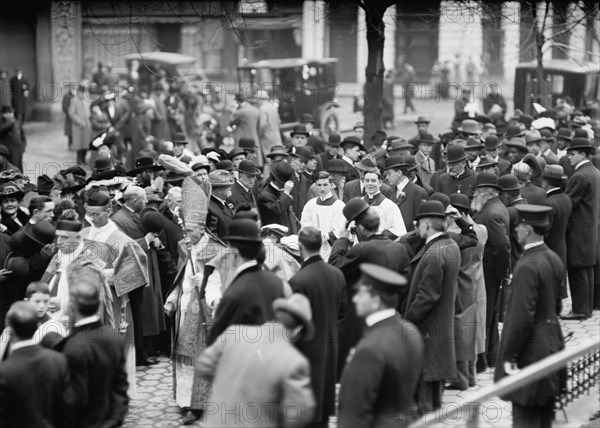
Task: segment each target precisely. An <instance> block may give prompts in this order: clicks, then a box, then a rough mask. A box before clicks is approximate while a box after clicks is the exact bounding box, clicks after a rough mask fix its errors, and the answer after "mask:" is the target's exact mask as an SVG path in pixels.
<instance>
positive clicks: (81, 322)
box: [74, 315, 100, 328]
mask: <svg viewBox="0 0 600 428" xmlns="http://www.w3.org/2000/svg"><path fill="white" fill-rule="evenodd" d="M97 321H100V317H99V316H98V315H92V316H91V317H86V318H82V319H80V320H79V321H77V322H76V323H75V324H74V327H75V328H78V327H81V326H84V325H88V324H93V323H95V322H97Z"/></svg>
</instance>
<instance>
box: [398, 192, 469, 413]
mask: <svg viewBox="0 0 600 428" xmlns="http://www.w3.org/2000/svg"><path fill="white" fill-rule="evenodd" d="M415 219H416V220H418V222H419V223H418V231H419V235H420V236H421V238H424V239H425V240H426V243H425V245H424V246H423V247H422V248H421V250H419V252H418V253H417V254H416V255H415V257H413V259H412V260H411V271H412V280H411V284H410V289H409V292H408V298H407V304H406V314H405V318H406V320H408V321H410V322H412V323H413V324H415V325H416V326H417V328H418V329H419V332H420V333H421V336H422V337H423V338H424V345H425V349H424V351H423V372H422V373H421V378H420V381H419V386H418V388H417V404H418V406H419V411H420V412H421V414H424V413H427V412H431V411H434V410H436V409H439V408H440V407H441V405H442V396H443V393H444V382H445V381H447V380H451V379H454V378H455V377H456V356H455V349H454V328H453V327H452V326H453V325H454V314H455V313H454V310H455V306H454V305H455V302H456V292H457V284H458V272H459V270H460V262H461V259H460V249H459V247H458V245H457V244H456V242H454V240H453V239H452V238H450V237H449V236H448V234H447V233H445V230H446V226H447V223H446V213H445V210H444V205H443V204H442V203H441V202H439V201H427V202H423V203H422V204H421V206H420V207H419V213H418V214H417V216H416V217H415Z"/></svg>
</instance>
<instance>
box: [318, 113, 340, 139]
mask: <svg viewBox="0 0 600 428" xmlns="http://www.w3.org/2000/svg"><path fill="white" fill-rule="evenodd" d="M339 132H340V120H339V118H338V115H337V112H336V111H335V110H334V109H333V108H330V109H327V110H325V111H324V112H323V113H322V115H321V135H322V136H323V138H324V139H325V141H327V140H328V139H329V135H331V134H339Z"/></svg>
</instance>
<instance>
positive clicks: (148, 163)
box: [125, 156, 165, 177]
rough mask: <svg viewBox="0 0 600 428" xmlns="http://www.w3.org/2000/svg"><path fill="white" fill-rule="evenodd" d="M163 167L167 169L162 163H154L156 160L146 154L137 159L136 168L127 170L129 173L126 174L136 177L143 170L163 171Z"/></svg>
mask: <svg viewBox="0 0 600 428" xmlns="http://www.w3.org/2000/svg"><path fill="white" fill-rule="evenodd" d="M163 169H165V168H164V167H162V166H160V165H156V164H155V163H154V160H153V159H152V158H151V157H146V156H144V157H141V158H138V159H136V161H135V168H134V169H132V170H131V171H127V173H126V174H125V175H126V176H128V177H135V176H136V175H138V174H139V173H141V172H142V171H151V172H152V171H161V170H163Z"/></svg>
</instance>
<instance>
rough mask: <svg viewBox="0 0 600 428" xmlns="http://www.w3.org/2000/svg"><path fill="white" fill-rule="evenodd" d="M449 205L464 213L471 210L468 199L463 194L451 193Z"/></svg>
mask: <svg viewBox="0 0 600 428" xmlns="http://www.w3.org/2000/svg"><path fill="white" fill-rule="evenodd" d="M450 205H452V206H453V207H454V208H458V209H459V210H464V211H469V210H470V209H471V204H470V203H469V197H468V196H467V195H465V194H464V193H452V194H451V195H450Z"/></svg>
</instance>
